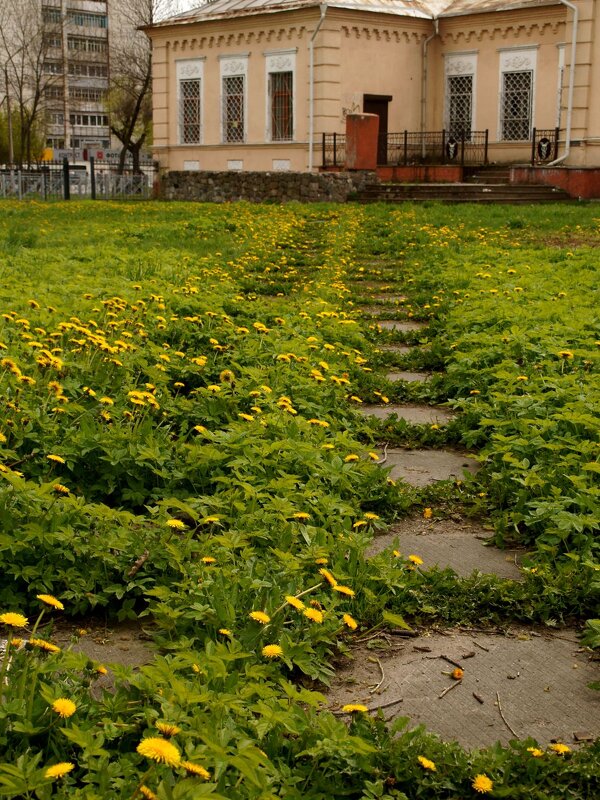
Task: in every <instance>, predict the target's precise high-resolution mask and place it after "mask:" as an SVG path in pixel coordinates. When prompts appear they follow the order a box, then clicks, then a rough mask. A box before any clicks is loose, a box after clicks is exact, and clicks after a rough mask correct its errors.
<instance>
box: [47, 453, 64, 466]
mask: <svg viewBox="0 0 600 800" xmlns="http://www.w3.org/2000/svg"><path fill="white" fill-rule="evenodd" d="M46 458H47V459H48V461H54V463H55V464H66V461H65V460H64V458H62V457H61V456H56V455H54V454H53V453H51V454H50V455H49V456H46Z"/></svg>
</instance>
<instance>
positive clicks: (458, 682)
mask: <svg viewBox="0 0 600 800" xmlns="http://www.w3.org/2000/svg"><path fill="white" fill-rule="evenodd" d="M461 683H462V680H459V681H456V683H451V684H450V686H446V688H445V689H444V691H443V692H442V693H441V694H440V695H438V700H441V699H442V697H444V696H445V695H447V694H448V692H451V691H452V689H456V687H457V686H460V684H461Z"/></svg>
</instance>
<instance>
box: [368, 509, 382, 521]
mask: <svg viewBox="0 0 600 800" xmlns="http://www.w3.org/2000/svg"><path fill="white" fill-rule="evenodd" d="M364 517H365V519H368V520H376V519H381V517H380V516H379V514H373V512H372V511H366V512H365V514H364Z"/></svg>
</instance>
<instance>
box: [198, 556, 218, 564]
mask: <svg viewBox="0 0 600 800" xmlns="http://www.w3.org/2000/svg"><path fill="white" fill-rule="evenodd" d="M200 560H201V561H202V563H203V564H216V562H217V559H216V558H213V557H212V556H202V558H201V559H200Z"/></svg>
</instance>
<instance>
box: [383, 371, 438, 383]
mask: <svg viewBox="0 0 600 800" xmlns="http://www.w3.org/2000/svg"><path fill="white" fill-rule="evenodd" d="M385 377H386V378H387V380H388V381H391V382H392V383H395V382H396V381H406V382H407V383H425V381H428V380H429V378H431V375H429V374H428V373H427V372H388V374H387V375H386V376H385Z"/></svg>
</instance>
